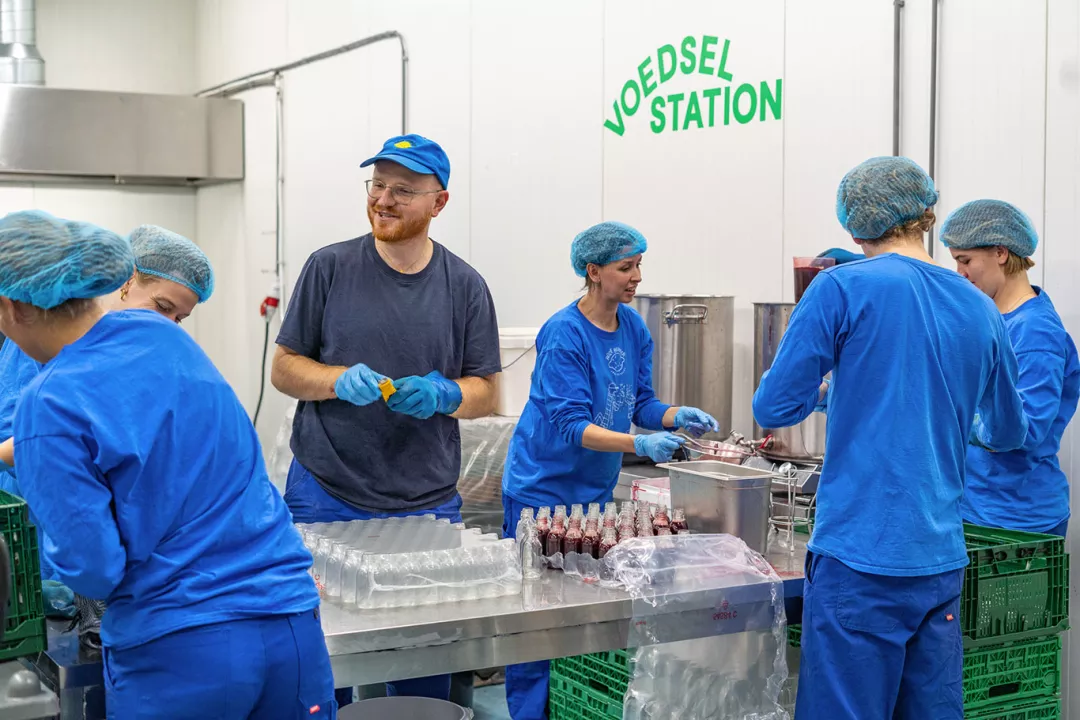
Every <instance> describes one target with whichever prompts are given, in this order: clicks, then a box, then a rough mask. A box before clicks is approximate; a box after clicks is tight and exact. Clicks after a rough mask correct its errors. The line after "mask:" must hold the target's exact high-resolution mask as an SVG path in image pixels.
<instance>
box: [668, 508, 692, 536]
mask: <svg viewBox="0 0 1080 720" xmlns="http://www.w3.org/2000/svg"><path fill="white" fill-rule="evenodd" d="M687 529H688V528H687V525H686V511H685V510H683V509H682V508H675V509H674V510H673V511H672V515H671V532H673V533H674V534H676V535H681V534H682V533H684V532H686V531H687Z"/></svg>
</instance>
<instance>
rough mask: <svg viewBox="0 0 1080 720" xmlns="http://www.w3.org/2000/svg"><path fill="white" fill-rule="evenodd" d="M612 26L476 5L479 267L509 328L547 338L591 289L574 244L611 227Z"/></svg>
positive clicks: (583, 15)
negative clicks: (606, 99) (605, 176)
mask: <svg viewBox="0 0 1080 720" xmlns="http://www.w3.org/2000/svg"><path fill="white" fill-rule="evenodd" d="M571 14H572V15H573V16H574V18H575V20H574V22H572V23H567V22H566V18H567V17H568V16H569V15H571ZM515 24H517V25H522V26H525V27H528V28H530V32H529V33H527V34H525V33H522V34H517V33H508V32H506V28H507V27H508V26H511V25H515ZM602 25H603V3H589V4H584V5H583V4H582V3H580V2H574V1H573V0H559V1H558V2H549V3H544V4H531V3H530V4H525V3H519V2H510V3H507V2H499V1H498V0H476V2H474V7H473V31H472V32H473V40H472V47H473V52H472V63H473V65H472V66H473V72H472V93H471V94H472V107H471V116H472V153H471V161H472V203H471V227H472V252H471V253H470V256H471V258H472V262H473V264H474V266H475V267H476V268H477V269H478V270H479V271H480V272H481V273H482V274H483V275H484V277H485V278H486V279H487V282H488V285H489V287H490V288H491V291H492V293H493V296H494V298H495V303H496V309H497V312H498V316H499V324H500V325H501V326H502V327H522V326H525V327H539V326H540V325H542V324H543V322H544V321H545V320H546V319H547V318H548V317H550V316H551V315H552V314H553V313H554V312H555V310H557V309H558V308H559V307H561V306H563V305H567V304H569V303H570V302H571V301H572V300H573V299H574V298H575V297H577V296H578V291H579V290H580V288H581V280H580V279H579V278H577V277H576V276H575V275H574V273H573V271H572V270H571V268H570V243H571V241H572V240H573V238H574V236H575V235H576V234H577V233H579V232H581V231H582V230H584V229H585V228H587V227H589V226H590V225H593V224H595V223H597V222H599V221H600V220H601V196H600V191H601V181H602V172H603V165H602V156H601V151H602V139H601V132H602V128H601V115H600V104H601V101H602V97H603V96H602V94H601V93H602V91H603V88H602V85H601V83H602V72H603V55H602V44H601V43H600V42H599V38H601V37H602ZM554 38H558V41H557V42H553V39H554ZM526 78H532V80H531V81H529V80H526ZM612 219H614V218H612Z"/></svg>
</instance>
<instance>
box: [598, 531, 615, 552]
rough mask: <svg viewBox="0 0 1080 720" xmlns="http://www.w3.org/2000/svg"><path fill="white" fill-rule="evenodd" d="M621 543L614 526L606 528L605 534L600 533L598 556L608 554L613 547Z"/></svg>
mask: <svg viewBox="0 0 1080 720" xmlns="http://www.w3.org/2000/svg"><path fill="white" fill-rule="evenodd" d="M618 544H619V538H618V536H617V535H616V534H615V529H614V528H604V532H603V534H601V535H600V548H599V553H598V555H597V557H604V556H605V555H607V554H608V552H609V551H610V550H611V548H613V547H615V546H616V545H618Z"/></svg>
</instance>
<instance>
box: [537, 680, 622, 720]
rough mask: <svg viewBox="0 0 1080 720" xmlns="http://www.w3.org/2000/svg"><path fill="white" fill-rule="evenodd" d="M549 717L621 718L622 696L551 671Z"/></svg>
mask: <svg viewBox="0 0 1080 720" xmlns="http://www.w3.org/2000/svg"><path fill="white" fill-rule="evenodd" d="M548 714H549V715H550V716H551V720H622V716H623V699H622V698H621V697H620V698H618V699H617V700H616V699H614V698H611V697H609V696H608V695H607V694H606V693H603V692H598V691H596V690H592V689H591V688H588V687H585V686H584V685H582V684H581V683H576V682H574V681H573V680H571V679H569V678H566V677H563V676H562V675H558V674H555V673H552V675H551V679H550V682H549V685H548Z"/></svg>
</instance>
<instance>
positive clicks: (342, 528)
mask: <svg viewBox="0 0 1080 720" xmlns="http://www.w3.org/2000/svg"><path fill="white" fill-rule="evenodd" d="M296 527H297V529H299V531H300V535H301V537H303V539H304V544H305V545H306V546H307V548H308V550H310V551H311V554H312V556H313V557H314V563H313V564H312V569H311V573H312V576H313V577H314V578H315V582H316V583H317V584H318V586H319V589H320V590H321V592H322V594H323V596H324V597H326V598H327V599H329V600H330V601H332V602H336V603H338V604H341V605H344V606H346V607H350V606H351V607H357V608H361V609H369V608H388V607H411V606H415V605H434V604H437V603H445V602H459V601H462V600H476V599H479V598H489V597H499V596H502V595H516V594H519V593H520V592H521V567H520V565H519V561H518V555H517V552H518V551H517V546H516V544H515V543H514V541H513V540H500V539H499V538H498V536H497V535H494V534H483V533H481V532H480V530H479V529H478V528H466V527H465V525H464V524H463V523H455V524H451V523H450V522H449V521H448V520H439V519H436V518H435V516H434V515H419V516H410V517H395V518H386V519H379V520H352V521H349V522H333V523H313V524H300V525H297V526H296Z"/></svg>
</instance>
